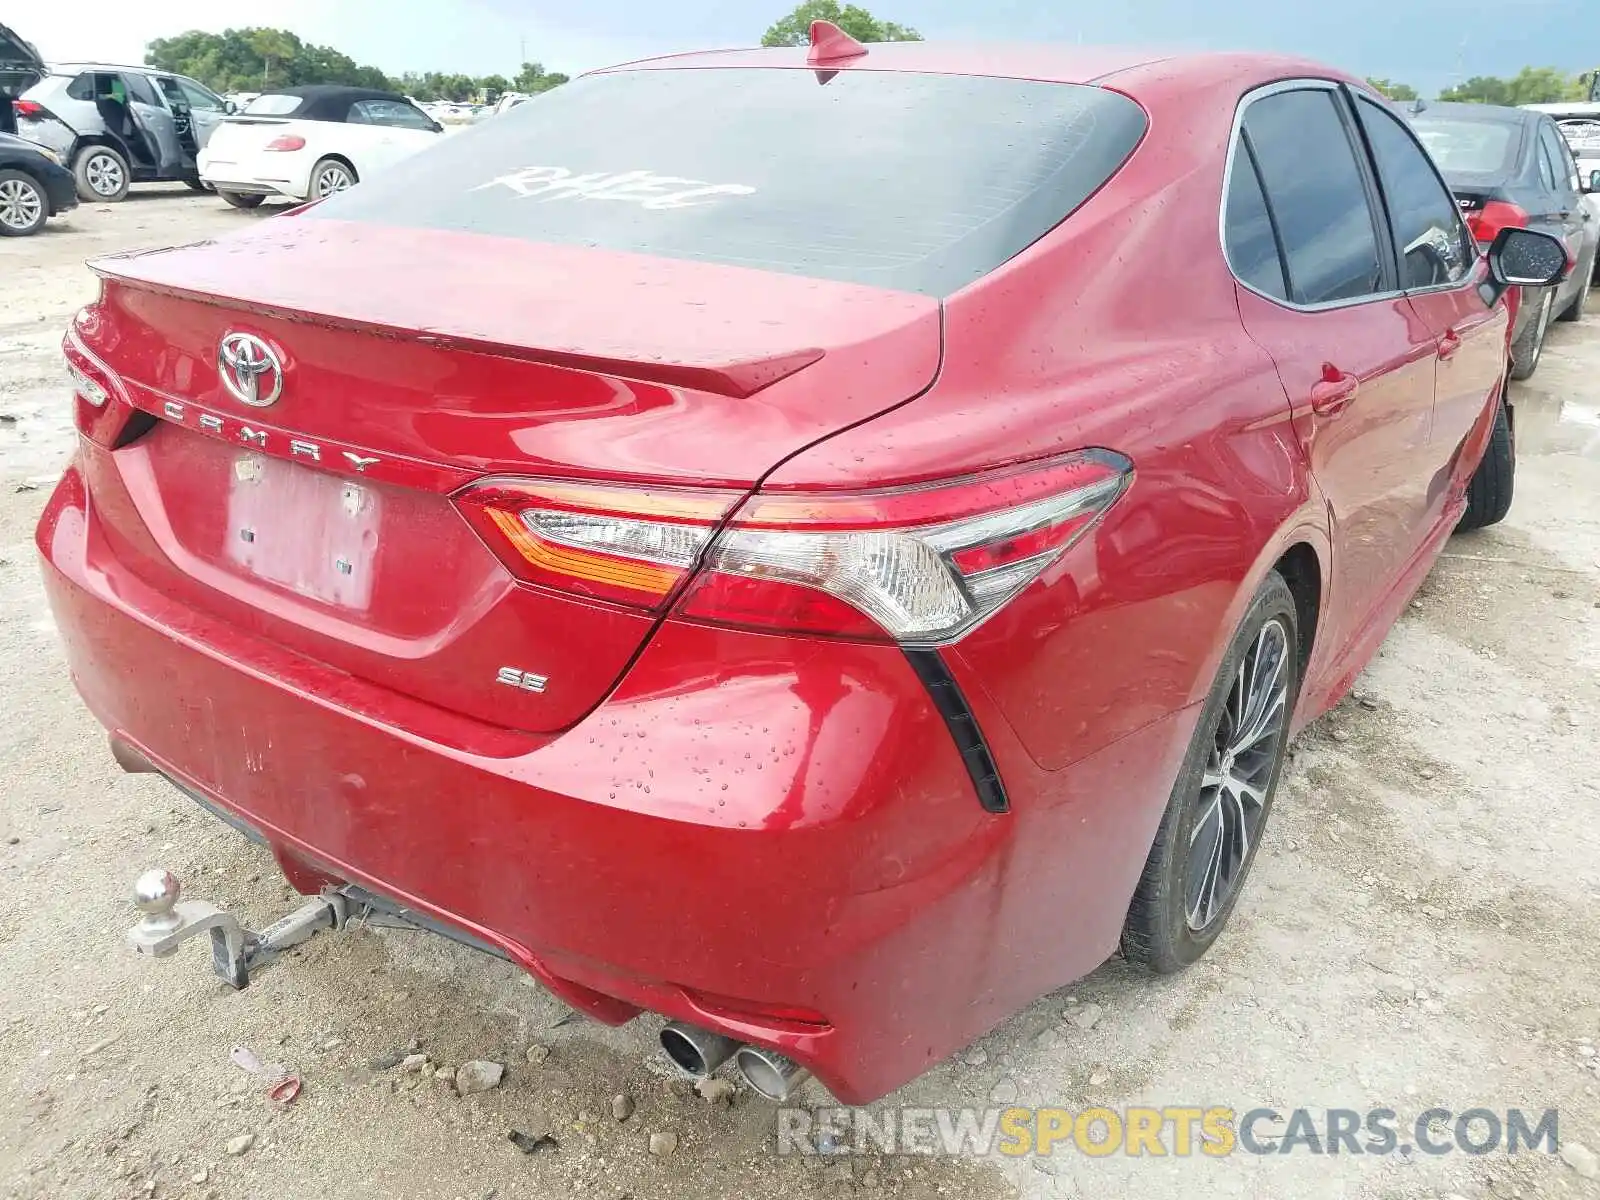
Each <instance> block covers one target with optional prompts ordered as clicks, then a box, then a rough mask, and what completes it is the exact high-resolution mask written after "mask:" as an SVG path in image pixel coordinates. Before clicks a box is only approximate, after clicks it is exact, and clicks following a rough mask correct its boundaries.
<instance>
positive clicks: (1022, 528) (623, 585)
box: [458, 450, 1133, 647]
mask: <svg viewBox="0 0 1600 1200" xmlns="http://www.w3.org/2000/svg"><path fill="white" fill-rule="evenodd" d="M1132 475H1133V470H1132V465H1131V464H1130V463H1129V462H1128V460H1127V459H1125V458H1123V457H1122V456H1121V455H1117V454H1113V453H1111V452H1109V451H1104V450H1089V451H1081V452H1078V453H1075V454H1070V455H1066V456H1064V457H1060V458H1053V459H1048V460H1044V461H1040V462H1034V463H1028V464H1024V465H1021V466H1017V467H1012V468H1008V469H1005V470H1002V471H996V472H986V473H984V474H981V475H973V476H966V477H963V478H961V479H956V480H950V481H945V482H942V483H937V484H929V485H923V486H918V487H908V488H894V489H885V490H881V491H871V492H853V493H838V492H826V493H823V492H776V493H760V494H757V495H755V496H752V497H750V499H749V500H747V501H746V502H745V503H744V504H743V505H742V506H741V507H740V508H739V510H738V512H737V513H735V514H734V515H733V517H732V519H731V520H728V521H727V524H726V526H725V527H724V528H722V529H721V532H720V533H719V532H717V530H718V527H719V526H722V525H723V522H724V521H725V520H726V519H727V517H728V513H729V511H730V510H731V509H732V508H733V506H734V504H735V503H736V502H737V500H738V493H735V492H727V491H717V490H709V489H707V490H698V489H633V488H612V487H605V486H599V485H593V486H591V485H585V484H576V483H565V482H559V481H546V480H488V481H486V482H484V483H482V484H479V485H476V486H474V487H472V488H470V489H468V490H467V491H466V492H465V493H463V494H461V495H460V496H458V501H459V503H460V504H461V506H462V509H463V511H464V512H465V513H466V514H467V516H468V518H469V519H470V520H471V521H472V522H473V524H474V525H475V526H476V527H477V528H478V529H479V531H480V532H481V533H482V534H483V535H484V537H485V538H486V540H488V542H489V545H490V546H491V547H492V548H494V550H495V552H496V553H497V554H499V555H500V557H501V559H502V560H503V561H505V562H506V563H507V565H508V566H510V567H511V568H512V570H513V571H515V572H516V574H517V575H518V576H520V577H521V578H522V579H524V580H526V581H528V582H530V583H534V584H538V585H540V586H544V587H550V588H554V589H557V590H560V591H564V592H569V593H574V594H577V595H581V596H589V597H593V598H596V599H602V600H608V601H612V602H614V603H622V604H627V605H630V606H632V607H636V608H643V609H647V610H659V609H660V608H662V607H663V606H664V605H665V604H666V603H667V602H668V601H669V600H670V599H672V598H673V597H674V596H675V595H677V594H678V593H679V592H680V591H681V592H682V595H681V598H680V599H679V600H678V602H677V605H676V608H675V610H674V615H676V616H677V617H679V618H682V619H685V620H692V621H700V622H705V623H708V624H715V625H729V626H736V627H740V628H746V629H757V630H762V631H766V632H781V633H805V634H816V635H822V636H827V637H841V638H851V639H859V640H867V641H895V642H900V643H901V644H903V645H908V646H921V647H926V646H938V645H944V644H946V643H949V642H952V641H955V640H956V639H957V638H959V637H961V636H962V635H963V634H964V633H966V632H967V631H968V630H970V629H972V628H973V627H974V626H976V625H977V624H979V623H980V622H982V621H984V620H985V619H987V618H988V617H990V616H992V615H993V614H994V613H995V612H996V611H998V610H999V609H1000V608H1001V606H1003V605H1004V604H1005V603H1006V602H1007V601H1008V600H1010V599H1011V598H1012V597H1013V596H1015V595H1016V594H1017V593H1018V592H1020V591H1022V589H1023V588H1025V587H1027V586H1028V584H1030V583H1032V582H1033V581H1034V580H1035V579H1037V578H1038V577H1039V576H1040V574H1042V573H1043V572H1044V571H1045V570H1046V569H1048V568H1049V566H1050V565H1051V564H1052V563H1054V562H1055V561H1056V560H1057V559H1058V558H1060V556H1061V555H1062V553H1063V552H1064V551H1065V550H1066V549H1067V548H1068V547H1069V546H1071V545H1072V544H1073V542H1075V541H1077V540H1078V539H1079V538H1080V537H1082V536H1083V534H1084V533H1085V532H1087V531H1088V529H1089V528H1090V527H1091V526H1092V525H1093V524H1094V523H1095V522H1096V521H1097V520H1099V519H1100V517H1101V516H1103V515H1104V513H1105V512H1106V510H1107V509H1108V508H1110V507H1111V505H1112V504H1113V503H1115V501H1116V499H1117V497H1118V496H1120V495H1121V494H1122V493H1123V491H1124V490H1125V489H1126V488H1127V486H1128V483H1129V482H1130V481H1131V479H1132ZM713 535H715V536H713ZM697 567H698V572H697V573H696V568H697ZM691 575H693V578H692V579H691V578H690V577H691ZM686 582H687V586H686V587H685V586H684V585H685V583H686Z"/></svg>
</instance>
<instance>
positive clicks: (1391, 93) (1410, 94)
mask: <svg viewBox="0 0 1600 1200" xmlns="http://www.w3.org/2000/svg"><path fill="white" fill-rule="evenodd" d="M1367 82H1368V83H1370V84H1371V85H1372V86H1373V87H1374V88H1376V89H1377V90H1378V91H1380V92H1382V93H1383V94H1384V95H1385V96H1387V97H1389V99H1391V100H1415V99H1417V89H1416V88H1414V87H1412V86H1411V85H1410V84H1409V83H1395V82H1394V81H1393V80H1392V79H1371V78H1369V79H1368V80H1367Z"/></svg>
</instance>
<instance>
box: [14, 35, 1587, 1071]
mask: <svg viewBox="0 0 1600 1200" xmlns="http://www.w3.org/2000/svg"><path fill="white" fill-rule="evenodd" d="M1554 245H1555V244H1554V243H1553V242H1550V241H1549V239H1545V238H1543V237H1542V235H1539V234H1536V233H1530V232H1528V231H1523V230H1518V231H1508V233H1507V234H1506V235H1504V236H1503V238H1502V240H1501V242H1499V243H1497V244H1496V246H1495V248H1494V249H1493V250H1492V251H1491V252H1490V253H1489V254H1488V255H1486V256H1480V255H1479V251H1478V248H1477V246H1476V244H1475V243H1474V241H1473V239H1472V235H1471V234H1470V233H1469V232H1468V231H1467V229H1466V228H1465V226H1464V225H1463V223H1462V221H1461V218H1460V216H1459V214H1458V211H1457V208H1456V205H1455V203H1454V201H1453V200H1452V199H1451V195H1450V192H1449V191H1448V189H1447V188H1446V187H1445V185H1444V184H1443V183H1442V182H1441V180H1440V178H1439V175H1438V173H1437V171H1436V170H1435V169H1434V167H1433V165H1432V163H1431V161H1430V160H1429V158H1428V156H1427V155H1426V153H1425V152H1424V151H1423V150H1422V149H1421V147H1420V146H1419V145H1418V143H1417V141H1416V140H1415V138H1414V137H1413V136H1412V134H1411V132H1410V131H1409V130H1408V128H1407V127H1406V125H1405V123H1404V122H1403V121H1402V120H1400V119H1399V118H1398V117H1397V116H1396V115H1395V113H1393V112H1392V111H1390V109H1389V108H1388V106H1387V105H1386V104H1385V103H1384V102H1383V101H1382V100H1381V99H1380V98H1379V97H1378V96H1376V95H1375V94H1374V93H1372V92H1371V91H1370V90H1368V88H1367V87H1366V86H1365V85H1364V84H1362V83H1361V82H1359V81H1357V80H1355V79H1353V78H1351V77H1348V76H1345V75H1342V74H1340V73H1337V72H1332V71H1329V70H1327V69H1326V68H1323V67H1320V66H1317V65H1315V64H1313V63H1308V62H1300V61H1291V60H1285V59H1279V58H1265V57H1255V56H1241V55H1197V56H1186V57H1178V58H1155V57H1150V56H1147V55H1139V54H1135V53H1129V52H1122V51H1111V50H1089V49H1082V48H1078V49H1071V48H1068V49H1045V48H1040V47H1034V48H1019V49H994V48H985V49H962V48H959V47H950V46H941V45H937V44H895V45H873V46H870V47H860V46H858V45H856V44H855V43H853V42H850V41H849V39H847V38H845V37H844V36H843V35H842V34H838V33H837V31H834V30H831V29H828V28H821V29H819V30H817V31H815V33H814V45H813V46H811V47H810V48H804V47H802V48H799V49H775V50H761V51H750V52H732V53H718V54H706V55H688V56H683V57H675V58H667V59H661V60H654V61H647V62H641V63H633V64H629V65H627V66H624V67H619V68H615V69H612V70H606V71H600V72H598V73H595V74H592V75H589V76H586V77H584V78H582V79H579V80H578V81H576V82H574V83H571V84H568V85H566V86H563V87H561V88H559V89H557V90H556V91H554V92H551V93H549V94H548V95H545V96H543V97H541V98H539V99H537V100H536V101H533V102H530V103H528V104H525V105H522V106H520V107H518V108H517V109H515V110H514V111H512V112H510V113H508V114H506V115H504V116H500V117H496V118H494V119H493V120H490V121H487V122H484V123H483V124H481V125H479V126H477V127H475V128H473V129H471V130H469V131H467V132H464V133H462V134H460V135H458V136H456V137H452V138H449V139H445V140H444V141H443V142H442V144H440V145H439V146H437V147H436V148H434V149H432V150H429V151H427V152H425V153H423V154H421V155H418V156H416V157H414V158H412V159H409V160H408V161H407V162H406V163H403V164H400V165H397V166H396V167H395V168H394V169H393V170H392V172H391V173H390V174H388V175H387V176H385V177H384V178H382V179H377V180H372V181H369V182H366V183H363V184H361V186H359V187H356V188H353V189H351V190H349V191H348V192H345V193H342V194H340V195H337V196H334V197H331V198H329V199H327V200H326V201H324V202H322V203H319V204H317V205H315V206H312V207H310V208H308V209H302V210H298V211H296V212H294V213H292V214H289V215H287V216H285V217H281V218H278V219H274V220H270V221H266V222H262V223H259V224H255V225H252V226H251V227H249V228H248V229H246V230H244V231H242V232H240V233H239V234H237V235H235V236H230V237H227V238H223V239H220V240H216V241H210V242H203V243H199V244H195V245H190V246H182V247H178V248H174V249H164V250H159V251H153V252H148V253H140V254H131V255H126V256H121V257H113V258H109V259H102V260H100V261H98V262H96V263H95V264H94V269H95V270H96V271H97V272H98V274H99V275H100V277H101V281H102V282H101V290H100V294H99V297H98V299H97V300H96V301H95V302H94V303H92V304H90V305H89V306H88V307H86V308H85V309H84V310H83V311H82V312H80V313H79V314H78V315H77V317H76V319H75V320H74V321H73V323H72V326H71V329H70V331H69V332H68V334H67V337H66V343H65V352H66V356H67V358H68V360H69V363H70V367H71V371H72V375H73V379H74V383H75V390H76V397H75V401H74V403H75V405H76V415H77V422H78V427H79V430H80V432H81V438H80V442H79V446H78V450H77V453H76V456H75V458H74V459H73V461H72V464H71V466H70V468H69V469H68V470H67V472H66V474H65V476H64V477H63V478H62V480H61V482H60V485H59V487H58V488H57V489H56V491H55V494H54V496H53V497H52V499H51V500H50V502H49V505H48V508H47V510H46V512H45V514H44V517H43V520H42V521H41V523H40V526H39V530H38V545H39V548H40V550H41V552H42V554H43V558H44V563H45V574H46V577H47V581H48V588H49V593H50V597H51V601H52V603H53V605H54V609H55V613H56V617H57V619H58V622H59V625H60V629H61V632H62V636H63V637H64V639H65V642H66V647H67V652H68V655H69V658H70V662H71V667H72V671H73V675H74V678H75V680H76V682H77V686H78V688H79V689H80V691H81V692H82V694H83V697H84V699H85V701H86V702H87V704H88V706H89V707H90V708H91V709H92V710H93V712H94V714H95V715H96V716H97V717H98V718H99V720H100V721H101V722H102V723H103V724H104V725H105V726H106V727H107V728H108V730H109V731H110V734H111V737H112V742H113V747H114V748H115V750H116V751H117V754H118V757H119V759H120V760H121V761H122V762H123V763H124V765H125V766H129V767H130V768H132V769H142V770H152V769H153V770H157V771H159V772H160V773H162V774H163V775H165V776H166V777H167V778H169V779H170V780H171V781H172V782H173V783H174V784H175V785H177V786H178V787H179V788H181V789H183V790H184V791H185V792H186V793H188V794H189V795H191V796H192V797H194V798H195V799H196V800H198V801H200V802H201V803H202V804H204V805H206V806H208V807H210V808H211V809H213V810H214V811H215V812H217V813H218V814H219V815H221V816H223V817H225V818H226V819H227V820H229V821H230V822H232V823H233V824H235V825H236V826H238V827H240V828H241V829H242V830H244V831H245V832H247V833H249V834H251V835H252V836H255V837H257V838H259V839H261V840H263V841H264V842H265V843H267V844H268V845H270V847H271V848H272V850H273V852H274V853H275V854H276V856H277V858H278V860H279V862H280V863H281V864H282V865H283V868H284V870H285V872H286V874H287V875H288V877H289V878H290V880H291V881H292V882H294V883H295V884H296V886H298V887H299V888H300V889H301V890H302V891H306V892H309V893H316V892H318V891H319V890H321V889H331V888H336V887H339V886H351V887H359V888H361V889H364V891H365V893H366V894H369V895H371V896H374V897H381V898H384V899H385V901H386V902H387V903H389V904H390V905H392V906H394V907H395V908H396V909H397V910H403V911H404V912H406V913H409V914H412V915H413V916H414V917H415V918H416V919H417V920H425V921H426V922H427V923H428V924H429V926H430V927H432V928H435V929H437V930H439V931H441V932H445V933H447V934H449V935H451V936H455V937H458V938H461V939H463V940H467V941H470V942H472V943H473V944H476V945H479V946H482V947H485V948H488V949H491V950H493V951H494V952H496V953H499V954H501V955H504V956H505V957H507V958H509V959H511V960H512V961H514V962H516V963H518V964H520V965H521V966H522V967H524V968H525V969H526V970H528V971H530V972H532V973H533V974H534V975H536V976H537V977H538V978H539V979H540V980H542V981H543V982H544V983H545V984H546V985H547V986H548V987H549V988H550V989H551V990H552V991H553V992H555V993H556V994H557V995H558V996H560V997H561V998H563V999H564V1000H565V1001H567V1002H568V1003H569V1004H571V1005H572V1006H573V1007H574V1008H576V1009H578V1010H580V1011H582V1012H584V1013H587V1014H590V1015H592V1016H594V1017H596V1018H598V1019H600V1020H603V1021H607V1022H612V1023H620V1022H623V1021H627V1020H629V1019H631V1018H632V1017H634V1016H636V1015H638V1014H640V1013H641V1012H649V1013H654V1014H660V1015H662V1016H665V1017H667V1018H670V1019H671V1020H672V1021H673V1022H674V1023H673V1024H671V1025H669V1026H668V1027H667V1030H666V1032H665V1033H664V1035H663V1041H664V1043H665V1045H666V1049H667V1050H668V1052H669V1053H671V1054H672V1055H673V1057H674V1058H675V1059H676V1060H677V1061H678V1062H679V1063H680V1064H682V1065H684V1066H686V1067H688V1068H689V1069H691V1070H709V1069H712V1068H714V1067H715V1066H717V1065H718V1063H720V1062H722V1061H724V1060H725V1059H726V1058H728V1057H729V1056H730V1055H732V1056H734V1057H736V1058H737V1061H738V1064H739V1066H740V1067H741V1068H742V1069H743V1070H744V1072H745V1075H746V1077H747V1078H748V1079H749V1080H750V1081H751V1082H752V1083H753V1084H755V1086H756V1087H757V1088H758V1090H761V1091H763V1092H765V1093H766V1094H768V1095H773V1096H782V1095H783V1094H785V1092H786V1090H787V1088H788V1087H789V1086H790V1085H791V1084H792V1081H793V1079H794V1078H795V1077H796V1076H797V1075H798V1073H799V1072H801V1071H803V1070H807V1069H809V1070H810V1071H812V1072H814V1073H815V1075H816V1076H817V1077H818V1078H819V1079H820V1080H821V1081H822V1082H823V1083H824V1084H825V1085H826V1086H827V1087H828V1088H829V1089H831V1091H832V1092H833V1093H834V1094H835V1095H836V1096H837V1097H838V1098H840V1099H841V1100H844V1101H846V1102H865V1101H868V1100H871V1099H873V1098H876V1097H878V1096H881V1095H883V1094H885V1093H887V1092H888V1091H890V1090H892V1089H894V1088H896V1087H898V1086H899V1085H901V1084H903V1083H905V1082H906V1081H908V1080H910V1079H911V1078H913V1077H914V1076H916V1075H917V1074H918V1073H920V1072H922V1071H923V1070H925V1069H926V1068H928V1067H929V1066H930V1065H932V1064H934V1063H936V1062H938V1061H939V1060H940V1059H942V1058H944V1057H945V1056H947V1055H949V1054H951V1053H952V1052H953V1051H955V1050H956V1049H958V1048H959V1047H961V1046H963V1045H964V1044H966V1043H967V1042H969V1041H970V1040H971V1039H973V1038H975V1037H977V1036H979V1035H980V1034H982V1033H984V1032H985V1031H987V1030H988V1029H990V1028H992V1027H993V1026H994V1025H996V1024H997V1023H998V1022H1000V1021H1002V1020H1004V1019H1005V1018H1006V1017H1007V1016H1008V1015H1010V1014H1012V1013H1015V1012H1016V1011H1017V1010H1018V1009H1020V1008H1021V1007H1023V1006H1024V1005H1027V1004H1028V1003H1029V1002H1031V1001H1032V1000H1034V999H1035V998H1037V997H1039V996H1040V995H1042V994H1043V993H1046V992H1049V991H1050V990H1052V989H1054V988H1059V987H1061V986H1062V985H1064V984H1066V983H1068V982H1069V981H1071V980H1073V979H1075V978H1077V977H1079V976H1082V975H1084V974H1085V973H1086V972H1088V971H1090V970H1092V969H1093V968H1094V967H1096V966H1097V965H1098V964H1100V963H1101V962H1102V961H1104V960H1105V959H1106V958H1107V957H1108V956H1110V955H1113V954H1116V953H1118V952H1119V950H1120V952H1121V953H1122V954H1124V955H1126V956H1127V957H1128V958H1130V959H1132V960H1135V961H1137V962H1141V963H1145V964H1148V966H1150V967H1151V968H1153V969H1154V970H1157V971H1171V970H1175V969H1177V968H1180V967H1183V966H1184V965H1186V964H1188V963H1190V962H1192V961H1193V960H1195V959H1196V958H1198V957H1199V956H1200V955H1201V954H1203V953H1204V952H1205V950H1206V949H1207V947H1208V946H1210V945H1211V943H1212V942H1213V941H1214V940H1215V939H1216V938H1217V936H1218V935H1219V933H1220V931H1221V930H1222V928H1223V926H1224V925H1225V924H1226V922H1227V920H1228V917H1229V914H1230V913H1231V912H1232V911H1233V909H1234V907H1235V905H1236V904H1237V903H1238V900H1239V897H1240V892H1241V888H1242V886H1243V883H1244V881H1245V878H1246V876H1247V874H1248V872H1249V870H1250V867H1251V862H1252V860H1253V858H1254V856H1255V854H1256V852H1257V850H1258V848H1259V846H1260V843H1261V837H1262V832H1263V825H1264V823H1265V821H1266V818H1267V815H1268V811H1269V809H1270V807H1271V804H1272V796H1273V790H1274V785H1275V783H1276V781H1277V778H1278V774H1279V771H1280V768H1281V766H1282V763H1283V758H1284V750H1285V744H1286V741H1287V739H1288V738H1289V737H1290V736H1291V735H1292V734H1293V733H1294V732H1295V731H1296V729H1297V728H1299V727H1300V726H1301V725H1303V724H1304V723H1305V722H1307V721H1308V720H1310V719H1312V718H1314V717H1315V716H1317V715H1318V714H1319V713H1321V712H1322V711H1324V710H1325V709H1327V708H1328V707H1329V706H1330V705H1331V704H1332V703H1333V702H1334V701H1335V700H1336V699H1337V698H1338V697H1339V696H1340V694H1341V693H1342V692H1343V691H1344V690H1345V689H1346V687H1347V686H1348V685H1349V684H1350V682H1351V680H1352V678H1353V677H1354V676H1355V675H1356V673H1357V672H1358V671H1359V670H1360V669H1361V668H1362V666H1363V664H1364V663H1366V661H1367V660H1368V658H1369V657H1370V656H1371V655H1372V654H1373V652H1374V650H1375V647H1376V646H1377V645H1378V643H1379V641H1380V640H1381V639H1382V638H1383V636H1384V634H1385V632H1386V631H1387V629H1388V628H1389V626H1390V624H1391V623H1392V622H1393V620H1394V619H1395V616H1396V614H1397V612H1398V611H1399V610H1401V609H1402V608H1403V606H1404V605H1405V603H1406V601H1407V598H1408V597H1409V595H1410V594H1411V592H1412V590H1413V589H1414V588H1415V587H1416V585H1417V584H1418V582H1419V580H1420V579H1421V578H1422V577H1423V575H1424V574H1425V573H1426V572H1427V570H1428V568H1429V565H1430V564H1431V563H1432V561H1433V559H1434V556H1435V554H1436V553H1437V552H1438V550H1439V548H1440V545H1441V544H1442V543H1443V542H1444V540H1445V539H1446V538H1447V537H1449V535H1450V533H1451V531H1452V530H1453V529H1456V528H1459V527H1462V526H1464V525H1465V526H1473V525H1483V524H1488V523H1490V522H1493V521H1495V520H1498V519H1499V518H1500V517H1501V516H1502V515H1503V514H1504V513H1505V511H1506V508H1507V506H1508V505H1509V503H1510V500H1511V482H1512V458H1511V454H1512V442H1511V433H1510V423H1511V414H1510V413H1509V411H1508V409H1507V406H1506V402H1505V398H1504V379H1505V373H1506V312H1505V309H1506V305H1505V303H1504V301H1503V300H1502V296H1503V295H1504V293H1505V291H1506V289H1507V287H1508V285H1510V284H1516V283H1521V284H1530V285H1532V284H1539V283H1548V282H1549V281H1550V280H1551V279H1553V278H1557V277H1559V276H1560V275H1561V273H1562V272H1563V271H1565V270H1566V269H1567V267H1566V263H1565V257H1564V254H1563V253H1561V252H1560V250H1559V247H1557V248H1556V250H1555V257H1554V260H1552V259H1551V258H1550V256H1549V253H1548V251H1549V248H1550V247H1551V246H1554Z"/></svg>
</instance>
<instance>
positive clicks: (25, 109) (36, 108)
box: [11, 100, 50, 121]
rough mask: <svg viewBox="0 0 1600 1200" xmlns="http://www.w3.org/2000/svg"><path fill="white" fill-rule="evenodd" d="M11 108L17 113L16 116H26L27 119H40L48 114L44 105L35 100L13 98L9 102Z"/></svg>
mask: <svg viewBox="0 0 1600 1200" xmlns="http://www.w3.org/2000/svg"><path fill="white" fill-rule="evenodd" d="M11 109H12V111H13V112H15V113H16V114H17V116H19V117H27V118H28V119H29V120H33V121H38V120H42V119H43V118H45V117H47V116H49V115H50V114H49V113H47V112H46V111H45V107H44V105H42V104H40V103H39V102H38V101H37V100H13V101H12V102H11Z"/></svg>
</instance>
